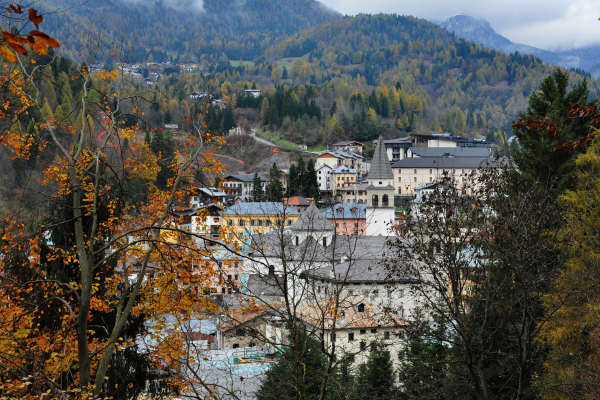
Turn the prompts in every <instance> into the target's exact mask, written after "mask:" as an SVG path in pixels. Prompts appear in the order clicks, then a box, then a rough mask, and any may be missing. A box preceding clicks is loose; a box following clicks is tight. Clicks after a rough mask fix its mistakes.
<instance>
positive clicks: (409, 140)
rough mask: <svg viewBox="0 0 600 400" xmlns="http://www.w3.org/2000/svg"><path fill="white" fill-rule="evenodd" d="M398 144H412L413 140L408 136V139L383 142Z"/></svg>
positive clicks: (385, 141) (384, 142)
mask: <svg viewBox="0 0 600 400" xmlns="http://www.w3.org/2000/svg"><path fill="white" fill-rule="evenodd" d="M396 143H401V144H406V143H412V138H411V137H410V136H406V137H401V138H396V139H390V140H384V141H383V144H396Z"/></svg>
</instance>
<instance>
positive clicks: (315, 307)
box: [172, 133, 500, 398]
mask: <svg viewBox="0 0 600 400" xmlns="http://www.w3.org/2000/svg"><path fill="white" fill-rule="evenodd" d="M331 147H332V149H331V150H327V151H324V152H321V153H318V154H316V161H315V170H316V176H317V180H318V186H319V192H320V200H319V201H316V200H315V199H313V198H304V197H302V196H295V197H290V198H284V199H283V201H282V202H267V201H262V202H256V201H252V200H253V199H252V195H253V193H254V192H255V188H254V186H255V185H256V184H257V182H260V184H261V185H262V190H264V189H265V188H266V187H267V186H268V184H269V182H268V179H267V178H264V177H260V179H259V180H257V179H256V177H255V176H257V174H253V173H246V174H242V173H238V174H230V175H227V174H225V176H224V179H223V181H222V183H221V187H220V188H200V189H199V190H198V193H197V195H194V196H192V197H191V200H190V206H189V207H188V208H178V209H176V210H173V211H172V213H173V216H174V221H175V223H176V224H178V226H179V228H181V229H186V230H189V231H190V232H191V233H192V234H193V235H194V236H195V237H196V239H195V240H196V241H197V242H199V243H204V242H205V238H212V239H214V240H216V239H218V238H219V237H220V236H221V235H222V237H226V238H227V240H228V242H229V243H230V245H229V246H228V249H227V250H223V249H222V248H221V246H218V250H216V252H215V254H212V255H210V256H208V257H207V258H206V259H205V260H204V261H202V262H203V263H205V264H206V263H208V264H213V267H214V268H215V270H217V271H219V272H218V273H219V279H216V280H215V281H214V285H213V287H212V288H211V289H210V293H211V294H210V295H211V296H214V297H215V298H218V299H219V303H220V304H222V306H223V307H222V308H221V309H220V310H219V313H218V314H217V315H215V316H214V317H211V318H208V319H204V320H202V321H198V322H197V323H196V324H195V325H194V329H191V328H189V327H188V330H187V331H185V333H184V336H186V337H188V338H189V339H190V341H191V342H192V343H193V346H198V347H199V348H201V349H202V350H203V354H205V356H204V357H205V358H206V357H207V356H206V354H213V356H208V359H210V360H211V361H210V362H208V364H206V363H205V365H199V366H197V368H198V370H197V371H196V372H195V373H207V374H211V377H212V378H213V379H214V378H215V375H214V368H213V367H214V360H213V358H212V357H214V358H215V359H219V360H220V362H224V363H226V364H227V365H229V367H231V366H235V367H236V368H234V370H235V371H236V373H237V374H238V375H239V376H238V378H239V379H242V380H243V381H244V382H245V385H242V386H244V388H245V389H244V390H242V388H241V387H240V385H234V387H233V388H232V389H231V390H235V391H241V392H240V393H242V392H244V391H246V392H244V393H243V395H242V397H244V396H248V398H252V395H253V392H252V390H253V389H249V388H254V390H256V389H257V387H258V386H259V382H260V379H261V378H260V377H261V376H262V374H263V373H264V372H265V371H266V370H268V368H269V366H270V365H271V363H272V362H274V360H275V359H276V357H275V358H273V355H277V352H278V351H284V348H285V345H286V340H287V338H288V333H289V332H287V331H286V329H287V328H286V324H285V323H283V321H287V320H289V319H290V318H294V319H298V320H299V321H302V323H303V324H305V326H306V327H308V330H309V331H310V332H311V333H312V334H313V335H315V337H321V338H324V340H325V346H327V347H328V348H331V349H333V351H334V352H335V353H336V354H337V355H338V356H339V357H345V356H347V357H351V359H352V360H353V363H355V365H359V364H360V363H364V362H365V361H366V360H367V358H368V354H369V353H368V348H369V346H370V344H371V343H373V342H378V343H383V344H384V345H385V346H388V347H389V348H388V350H389V351H390V352H391V354H392V355H395V356H394V357H393V363H394V364H395V365H398V364H399V363H400V362H401V361H402V353H401V352H400V350H401V349H400V348H399V347H398V346H400V344H399V343H400V342H399V341H398V340H394V338H396V339H397V338H398V337H399V335H400V329H401V328H402V327H403V325H404V324H405V320H404V318H405V317H409V316H410V315H411V313H413V312H414V311H415V308H416V307H418V304H419V298H418V295H417V294H415V293H414V292H413V290H411V285H412V284H413V283H415V278H414V277H411V276H409V275H398V274H392V273H391V272H390V270H389V268H387V267H386V256H389V255H390V254H391V252H392V251H393V250H392V249H391V247H390V246H391V239H393V238H394V237H395V236H397V234H398V232H399V231H400V230H401V229H402V226H403V224H404V220H405V218H406V215H408V214H410V213H411V212H412V213H416V212H418V207H419V204H420V202H421V201H422V200H423V197H424V196H427V193H430V192H431V191H432V190H434V188H435V186H436V185H437V184H438V183H439V182H440V181H441V180H442V178H444V179H451V180H452V182H455V183H456V185H457V187H458V188H459V189H462V188H463V187H472V184H473V181H474V180H475V179H476V177H477V175H478V172H479V171H481V170H482V169H486V168H496V167H497V166H499V165H500V162H499V161H498V160H497V159H495V157H494V154H493V149H492V146H491V144H489V143H487V142H485V141H484V140H479V139H472V138H465V137H461V136H456V135H453V134H449V133H441V134H439V133H432V134H428V135H412V136H409V137H406V138H399V139H393V140H383V139H382V138H379V139H378V140H377V141H376V147H375V151H374V154H373V157H372V160H370V162H369V161H367V160H365V158H364V157H363V152H362V148H363V145H362V143H360V142H356V141H345V142H339V143H336V144H334V145H333V146H331ZM288 174H289V170H281V183H282V186H283V188H284V189H286V188H287V185H288V184H289V180H288ZM467 194H468V193H465V195H467ZM214 244H215V248H217V245H216V244H217V242H216V241H215V243H214ZM209 246H210V244H209ZM332 302H334V303H337V304H338V309H339V311H337V312H336V313H334V314H331V310H329V309H328V308H327V305H328V304H331V303H332ZM286 304H288V305H289V304H292V305H293V307H291V308H290V307H289V306H288V307H286ZM289 313H292V314H293V315H289ZM257 371H258V373H257ZM222 374H223V376H222V377H221V378H222V379H223V380H224V381H228V379H230V376H231V374H232V369H231V368H227V369H226V370H224V371H223V372H222ZM217 375H218V374H217ZM252 379H255V383H254V385H250V382H252ZM234 381H235V380H234ZM248 385H249V386H248ZM244 398H245V397H244Z"/></svg>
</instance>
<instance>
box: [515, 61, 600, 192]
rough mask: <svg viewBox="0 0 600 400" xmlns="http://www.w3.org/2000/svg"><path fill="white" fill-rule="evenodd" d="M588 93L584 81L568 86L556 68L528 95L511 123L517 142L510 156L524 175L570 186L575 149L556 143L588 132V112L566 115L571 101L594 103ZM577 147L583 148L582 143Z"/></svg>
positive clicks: (582, 104)
mask: <svg viewBox="0 0 600 400" xmlns="http://www.w3.org/2000/svg"><path fill="white" fill-rule="evenodd" d="M588 96H589V90H588V86H587V81H585V80H583V81H581V82H578V83H577V84H575V85H574V86H573V88H572V89H571V90H569V77H568V75H567V73H566V72H565V71H563V70H560V69H559V70H556V71H555V72H554V73H553V74H552V75H550V76H548V77H547V78H546V79H544V81H543V82H542V84H541V86H540V89H539V90H537V91H535V92H534V93H533V94H532V95H531V97H530V98H529V106H528V108H527V112H526V113H524V114H522V115H521V116H520V120H519V121H517V122H516V123H514V124H513V131H514V133H515V135H516V136H517V138H518V139H519V145H520V151H518V152H516V153H515V155H514V158H515V161H516V162H517V165H518V166H519V169H520V170H522V171H523V172H524V173H525V174H526V176H528V177H529V178H532V179H535V180H538V181H540V182H548V181H549V180H558V182H557V187H558V189H559V191H562V190H563V189H568V188H572V187H573V186H574V182H575V176H574V173H573V171H574V168H575V158H576V157H577V154H578V152H577V151H572V149H570V148H563V149H558V148H557V146H560V145H562V144H565V143H568V142H572V141H575V140H577V139H580V138H582V137H585V136H587V135H588V133H589V131H590V122H591V116H589V117H584V118H570V117H569V110H570V107H571V106H573V105H579V106H581V107H585V106H588V105H593V106H596V102H595V101H592V102H589V101H588ZM579 150H580V151H585V146H581V147H580V148H579Z"/></svg>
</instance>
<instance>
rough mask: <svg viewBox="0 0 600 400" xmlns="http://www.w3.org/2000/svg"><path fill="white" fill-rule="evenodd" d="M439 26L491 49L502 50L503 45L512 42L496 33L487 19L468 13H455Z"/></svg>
mask: <svg viewBox="0 0 600 400" xmlns="http://www.w3.org/2000/svg"><path fill="white" fill-rule="evenodd" d="M440 26H442V27H443V28H444V29H446V30H448V31H450V32H452V33H454V34H455V35H456V36H458V37H460V38H463V39H467V40H471V41H474V42H477V43H481V44H483V45H485V46H487V47H490V48H492V49H496V50H503V49H504V47H505V46H508V45H510V44H512V43H511V41H510V40H508V39H507V38H505V37H504V36H502V35H500V34H498V33H497V32H496V31H495V30H494V28H492V26H491V25H490V23H489V22H488V21H486V20H484V19H479V18H475V17H471V16H469V15H464V14H460V15H455V16H453V17H450V18H448V19H447V20H446V21H444V22H442V23H441V24H440Z"/></svg>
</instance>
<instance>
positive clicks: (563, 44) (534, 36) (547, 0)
mask: <svg viewBox="0 0 600 400" xmlns="http://www.w3.org/2000/svg"><path fill="white" fill-rule="evenodd" d="M321 2H322V3H324V4H326V5H327V6H329V7H330V8H333V9H334V10H337V11H339V12H341V13H344V14H356V13H378V12H386V13H397V14H408V15H415V16H417V17H422V18H426V19H437V20H444V19H446V18H448V17H450V16H453V15H456V14H467V15H471V16H474V17H479V18H484V19H486V20H488V21H489V22H490V24H491V25H492V27H493V28H494V29H495V30H496V31H497V32H499V33H500V34H502V35H504V36H506V37H508V38H509V39H510V40H512V41H513V42H519V43H525V44H529V45H532V46H536V47H540V48H543V49H557V48H573V47H581V46H585V45H588V44H592V43H600V21H598V18H599V17H600V0H369V1H365V0H321Z"/></svg>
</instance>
